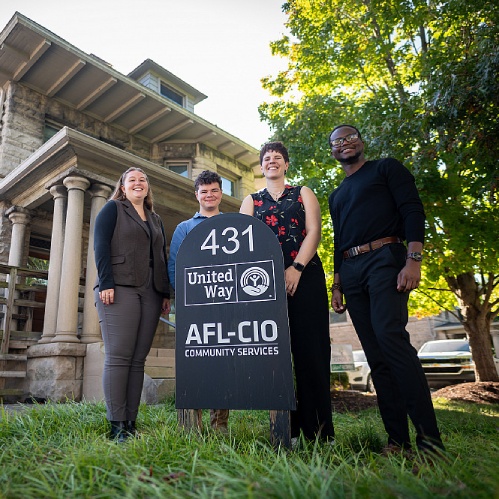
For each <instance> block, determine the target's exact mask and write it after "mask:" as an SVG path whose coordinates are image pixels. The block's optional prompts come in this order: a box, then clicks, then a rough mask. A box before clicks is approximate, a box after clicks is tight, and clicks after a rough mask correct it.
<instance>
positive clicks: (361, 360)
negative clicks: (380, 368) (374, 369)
mask: <svg viewBox="0 0 499 499" xmlns="http://www.w3.org/2000/svg"><path fill="white" fill-rule="evenodd" d="M352 353H353V361H354V365H355V369H354V370H353V371H346V373H347V375H348V381H349V383H350V388H352V389H353V390H361V391H363V392H374V391H375V390H374V384H373V381H372V379H371V368H370V367H369V364H368V363H367V359H366V354H365V353H364V350H354V351H353V352H352Z"/></svg>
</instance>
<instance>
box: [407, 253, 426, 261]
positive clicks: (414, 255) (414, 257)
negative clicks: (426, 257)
mask: <svg viewBox="0 0 499 499" xmlns="http://www.w3.org/2000/svg"><path fill="white" fill-rule="evenodd" d="M407 258H411V259H412V260H415V261H416V262H421V261H422V260H423V255H422V254H421V253H409V254H408V255H407Z"/></svg>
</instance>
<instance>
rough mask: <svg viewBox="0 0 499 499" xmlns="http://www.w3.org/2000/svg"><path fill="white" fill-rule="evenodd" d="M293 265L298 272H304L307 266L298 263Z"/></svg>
mask: <svg viewBox="0 0 499 499" xmlns="http://www.w3.org/2000/svg"><path fill="white" fill-rule="evenodd" d="M292 265H293V267H294V268H295V269H296V270H297V271H298V272H303V269H304V268H305V265H303V264H301V263H298V262H293V264H292Z"/></svg>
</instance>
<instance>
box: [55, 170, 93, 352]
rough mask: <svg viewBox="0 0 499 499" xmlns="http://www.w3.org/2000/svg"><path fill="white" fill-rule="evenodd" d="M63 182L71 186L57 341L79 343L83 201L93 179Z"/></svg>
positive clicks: (69, 189)
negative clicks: (90, 180)
mask: <svg viewBox="0 0 499 499" xmlns="http://www.w3.org/2000/svg"><path fill="white" fill-rule="evenodd" d="M63 184H64V185H65V186H66V187H67V188H68V210H67V214H66V231H65V236H64V253H63V256H62V267H61V290H62V291H63V292H62V293H60V294H59V307H58V310H57V330H56V333H55V338H54V340H53V341H55V342H68V343H79V341H80V340H79V339H78V338H77V336H76V335H77V330H78V292H79V284H80V269H81V240H82V233H83V205H84V201H85V191H86V190H87V189H88V188H89V187H90V182H89V181H88V180H87V179H86V178H84V177H66V178H65V179H64V181H63Z"/></svg>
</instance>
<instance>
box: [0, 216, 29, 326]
mask: <svg viewBox="0 0 499 499" xmlns="http://www.w3.org/2000/svg"><path fill="white" fill-rule="evenodd" d="M5 214H6V215H7V216H8V217H9V220H10V221H11V222H12V235H11V239H10V251H9V265H12V266H13V267H21V265H22V263H23V257H24V247H25V239H26V228H27V226H28V224H29V222H30V220H31V217H30V215H29V210H27V209H26V208H22V207H20V206H12V207H11V208H9V209H8V210H7V211H6V213H5ZM8 281H9V276H7V282H8ZM8 294H9V292H8V290H7V289H6V290H5V297H6V298H7V296H8ZM18 297H19V293H18V292H17V291H15V292H14V298H18ZM17 311H18V308H17V307H13V310H12V312H13V313H14V314H16V313H17ZM2 328H3V330H5V324H3V325H2ZM10 330H11V331H15V330H17V320H15V319H13V320H11V322H10Z"/></svg>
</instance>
